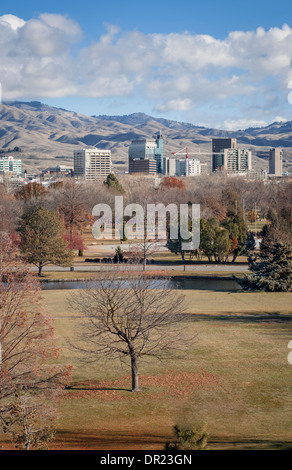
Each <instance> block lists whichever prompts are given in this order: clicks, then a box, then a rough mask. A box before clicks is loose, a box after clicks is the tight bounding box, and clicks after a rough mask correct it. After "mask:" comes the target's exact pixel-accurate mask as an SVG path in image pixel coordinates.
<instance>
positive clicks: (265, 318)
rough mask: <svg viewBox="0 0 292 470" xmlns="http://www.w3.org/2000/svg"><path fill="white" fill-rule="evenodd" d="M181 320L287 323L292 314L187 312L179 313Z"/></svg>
mask: <svg viewBox="0 0 292 470" xmlns="http://www.w3.org/2000/svg"><path fill="white" fill-rule="evenodd" d="M180 318H181V319H182V321H185V322H190V323H192V322H200V321H206V322H224V323H267V324H269V323H278V324H286V323H287V324H288V323H290V322H292V314H283V313H279V312H273V313H265V314H262V313H256V314H253V313H249V312H246V313H239V314H237V313H233V312H227V313H224V314H223V313H222V314H221V313H219V314H216V313H214V314H212V313H189V314H185V315H181V317H180Z"/></svg>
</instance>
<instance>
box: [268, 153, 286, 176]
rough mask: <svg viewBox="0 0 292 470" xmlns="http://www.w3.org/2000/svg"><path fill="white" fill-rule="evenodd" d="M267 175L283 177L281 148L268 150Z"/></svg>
mask: <svg viewBox="0 0 292 470" xmlns="http://www.w3.org/2000/svg"><path fill="white" fill-rule="evenodd" d="M269 174H270V175H273V176H283V150H282V149H281V148H276V149H271V150H270V158H269Z"/></svg>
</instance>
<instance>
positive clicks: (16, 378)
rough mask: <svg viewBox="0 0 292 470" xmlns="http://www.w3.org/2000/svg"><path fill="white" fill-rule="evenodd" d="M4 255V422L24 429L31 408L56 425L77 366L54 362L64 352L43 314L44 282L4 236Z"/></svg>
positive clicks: (0, 368)
mask: <svg viewBox="0 0 292 470" xmlns="http://www.w3.org/2000/svg"><path fill="white" fill-rule="evenodd" d="M0 254H1V260H2V262H1V266H0V270H1V271H0V279H1V280H2V281H3V280H4V281H5V282H0V425H1V426H2V428H4V429H5V430H6V431H7V432H9V433H10V432H11V431H12V429H13V430H14V431H13V432H16V428H18V431H19V429H20V428H21V427H22V429H24V427H23V426H24V425H25V419H26V418H25V419H24V415H25V414H26V412H28V413H29V414H30V419H32V415H33V416H34V418H33V419H38V420H39V421H42V417H43V423H47V424H48V423H49V424H50V425H53V416H56V413H55V411H56V410H55V400H56V397H57V396H58V395H59V394H60V392H61V391H62V390H63V389H64V386H65V385H66V384H67V383H68V381H69V380H70V372H71V370H70V368H67V367H64V366H61V365H54V364H53V363H52V361H53V360H55V359H56V358H57V357H58V352H59V350H58V347H57V344H56V342H55V339H54V329H53V326H52V322H51V320H50V319H49V318H48V317H47V316H46V315H45V314H44V313H43V305H42V298H41V289H40V284H39V282H38V281H37V280H36V279H35V277H34V276H33V274H32V273H31V272H30V271H29V269H28V268H27V267H26V266H23V265H22V264H21V263H20V261H19V259H18V258H17V254H16V250H15V249H14V247H13V246H12V243H11V240H10V239H9V238H7V237H4V236H3V234H1V237H0ZM21 407H22V412H21ZM25 409H26V411H25ZM49 415H50V416H51V419H49ZM37 416H38V418H37ZM47 418H48V419H47ZM27 419H28V415H27ZM47 424H46V426H47ZM34 429H35V426H34ZM38 429H40V427H39V426H38ZM42 429H43V431H44V428H42ZM18 431H17V434H18ZM14 435H15V434H14ZM13 439H14V438H13ZM14 442H16V441H15V440H14Z"/></svg>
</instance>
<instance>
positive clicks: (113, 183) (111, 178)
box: [104, 173, 125, 194]
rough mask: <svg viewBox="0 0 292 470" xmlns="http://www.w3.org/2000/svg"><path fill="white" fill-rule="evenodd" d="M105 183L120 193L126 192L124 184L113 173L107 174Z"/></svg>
mask: <svg viewBox="0 0 292 470" xmlns="http://www.w3.org/2000/svg"><path fill="white" fill-rule="evenodd" d="M104 184H105V185H106V186H107V187H108V188H109V189H112V190H113V191H114V192H117V193H119V194H125V190H124V188H123V186H122V185H121V184H120V183H119V180H118V178H117V177H116V176H115V175H114V174H113V173H110V174H109V175H107V178H106V180H105V182H104Z"/></svg>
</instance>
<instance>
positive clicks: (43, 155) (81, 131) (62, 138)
mask: <svg viewBox="0 0 292 470" xmlns="http://www.w3.org/2000/svg"><path fill="white" fill-rule="evenodd" d="M159 131H161V132H162V135H163V139H164V148H165V151H164V154H165V155H169V156H171V154H172V152H178V151H181V152H182V155H183V153H184V152H185V148H186V147H188V149H189V153H190V156H193V157H194V158H199V159H200V160H201V161H202V162H208V163H209V164H210V163H211V140H212V138H213V137H234V138H237V140H238V146H240V147H243V148H246V149H250V150H252V151H253V167H254V168H255V169H258V170H259V169H267V168H268V151H269V148H271V147H283V148H284V170H285V171H289V172H291V170H292V121H288V122H285V123H283V122H275V123H272V124H270V125H268V126H266V127H259V128H249V129H245V130H237V131H232V132H231V131H225V130H224V129H223V130H218V129H208V128H206V127H202V126H195V125H193V124H190V123H185V122H176V121H171V120H168V119H163V118H155V117H152V116H148V115H147V114H144V113H134V114H130V115H124V116H103V115H96V116H86V115H83V114H78V113H76V112H73V111H68V110H66V109H62V108H55V107H51V106H47V105H45V104H43V103H41V102H39V101H32V102H13V103H3V104H1V105H0V152H1V154H2V155H5V156H7V155H13V156H14V157H16V156H17V157H18V158H21V159H22V160H23V167H24V169H27V170H28V172H34V171H36V170H39V169H43V168H46V167H48V166H56V165H58V164H64V165H67V166H73V151H74V150H76V149H79V148H85V147H98V148H102V149H110V150H111V151H112V159H113V163H114V170H115V171H116V172H117V173H119V172H122V171H125V170H126V169H127V157H128V147H129V145H130V143H131V140H133V139H137V138H145V137H146V138H152V137H153V136H155V134H157V133H158V132H159Z"/></svg>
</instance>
